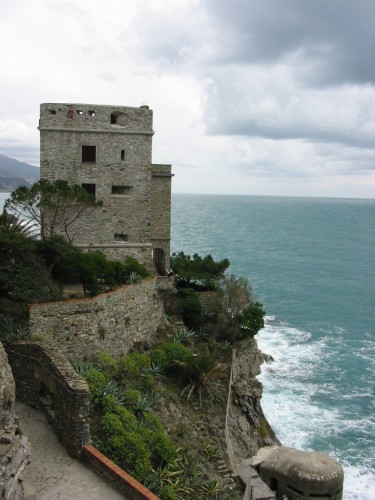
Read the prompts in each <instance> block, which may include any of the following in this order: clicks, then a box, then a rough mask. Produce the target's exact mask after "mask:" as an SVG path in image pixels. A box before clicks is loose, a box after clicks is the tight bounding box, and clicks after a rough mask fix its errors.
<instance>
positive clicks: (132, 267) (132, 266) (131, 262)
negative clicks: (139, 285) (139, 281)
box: [124, 255, 150, 278]
mask: <svg viewBox="0 0 375 500" xmlns="http://www.w3.org/2000/svg"><path fill="white" fill-rule="evenodd" d="M124 270H125V273H126V275H127V276H128V278H129V277H130V275H131V273H135V274H138V275H139V276H141V278H147V277H148V276H150V273H149V271H148V270H147V268H146V267H145V266H144V265H143V264H141V263H140V262H138V260H137V259H136V258H135V257H131V256H130V255H128V256H127V257H126V258H125V260H124Z"/></svg>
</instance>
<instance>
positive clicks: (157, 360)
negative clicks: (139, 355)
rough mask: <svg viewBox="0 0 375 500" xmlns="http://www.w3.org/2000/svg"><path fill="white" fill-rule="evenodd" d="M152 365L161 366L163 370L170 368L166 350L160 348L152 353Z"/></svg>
mask: <svg viewBox="0 0 375 500" xmlns="http://www.w3.org/2000/svg"><path fill="white" fill-rule="evenodd" d="M150 357H151V363H153V364H154V365H155V366H159V367H161V368H166V367H167V366H168V356H167V353H166V352H165V350H164V349H162V348H160V347H158V348H157V349H154V350H153V351H151V354H150Z"/></svg>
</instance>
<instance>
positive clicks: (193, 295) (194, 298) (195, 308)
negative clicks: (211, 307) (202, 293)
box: [178, 288, 202, 330]
mask: <svg viewBox="0 0 375 500" xmlns="http://www.w3.org/2000/svg"><path fill="white" fill-rule="evenodd" d="M178 296H179V297H181V299H182V300H181V316H182V319H183V320H184V323H185V325H186V326H187V327H188V328H190V329H191V330H199V329H200V327H201V325H202V316H201V315H202V306H201V303H200V301H199V294H198V292H196V291H195V290H192V289H191V288H182V289H180V290H179V291H178Z"/></svg>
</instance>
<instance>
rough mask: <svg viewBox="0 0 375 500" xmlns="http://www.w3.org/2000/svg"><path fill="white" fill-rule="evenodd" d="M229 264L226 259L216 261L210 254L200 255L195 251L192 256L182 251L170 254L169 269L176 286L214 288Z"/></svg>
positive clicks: (197, 288) (194, 288)
mask: <svg viewBox="0 0 375 500" xmlns="http://www.w3.org/2000/svg"><path fill="white" fill-rule="evenodd" d="M229 264H230V263H229V260H228V259H224V260H222V261H219V262H216V261H215V260H214V259H213V258H212V256H211V255H207V256H206V257H200V256H199V255H198V254H197V253H195V254H194V255H193V257H190V255H185V254H184V252H179V253H177V254H176V253H174V254H172V256H171V269H172V271H173V272H174V274H175V282H176V286H177V287H178V288H192V289H193V290H216V288H217V284H218V282H219V281H220V279H221V278H222V277H223V275H224V272H225V271H226V269H227V268H228V267H229Z"/></svg>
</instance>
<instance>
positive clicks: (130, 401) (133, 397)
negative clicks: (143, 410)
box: [124, 389, 142, 411]
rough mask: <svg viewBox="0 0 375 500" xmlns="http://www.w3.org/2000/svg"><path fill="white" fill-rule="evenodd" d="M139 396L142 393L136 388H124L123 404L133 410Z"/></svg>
mask: <svg viewBox="0 0 375 500" xmlns="http://www.w3.org/2000/svg"><path fill="white" fill-rule="evenodd" d="M141 397H142V393H141V391H139V390H138V389H126V391H125V392H124V400H125V406H126V407H127V408H129V409H130V410H133V411H134V410H135V408H136V407H137V404H138V401H139V400H140V399H141Z"/></svg>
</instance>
